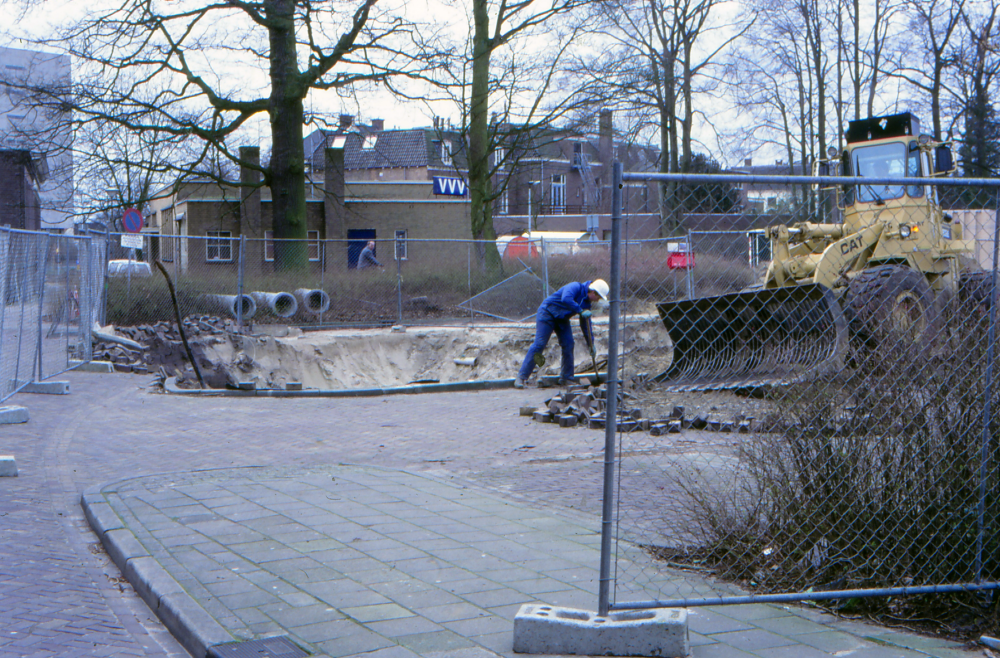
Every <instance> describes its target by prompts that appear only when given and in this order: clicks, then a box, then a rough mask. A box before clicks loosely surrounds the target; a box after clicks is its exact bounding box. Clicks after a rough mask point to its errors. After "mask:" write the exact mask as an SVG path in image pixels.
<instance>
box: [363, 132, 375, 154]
mask: <svg viewBox="0 0 1000 658" xmlns="http://www.w3.org/2000/svg"><path fill="white" fill-rule="evenodd" d="M377 142H378V134H372V135H365V136H364V137H363V138H362V140H361V148H362V149H365V150H367V149H373V148H375V144H376V143H377Z"/></svg>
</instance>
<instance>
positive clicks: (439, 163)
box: [304, 114, 468, 182]
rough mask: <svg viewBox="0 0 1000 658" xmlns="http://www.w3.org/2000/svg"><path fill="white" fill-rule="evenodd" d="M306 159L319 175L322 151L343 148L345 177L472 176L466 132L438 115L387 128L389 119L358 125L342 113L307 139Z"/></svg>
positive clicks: (411, 178)
mask: <svg viewBox="0 0 1000 658" xmlns="http://www.w3.org/2000/svg"><path fill="white" fill-rule="evenodd" d="M304 146H305V153H306V164H307V167H308V168H309V171H310V172H312V174H313V175H314V176H316V175H318V174H319V173H320V172H322V171H323V170H324V169H325V159H324V156H323V151H324V149H326V148H331V147H333V148H343V149H344V180H346V181H383V182H385V181H429V180H433V178H434V177H435V176H461V177H463V178H468V165H467V162H466V152H465V143H464V141H463V140H462V136H461V133H459V132H458V131H455V130H452V129H450V128H447V127H446V126H445V124H444V120H442V119H435V120H434V126H433V127H431V128H405V129H398V130H384V121H383V120H382V119H375V120H373V121H372V122H371V124H370V125H361V124H355V123H354V118H353V117H352V116H350V115H346V114H345V115H341V117H340V126H339V127H338V129H337V130H316V131H314V132H312V133H310V134H309V135H308V136H306V138H305V144H304Z"/></svg>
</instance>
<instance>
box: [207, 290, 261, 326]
mask: <svg viewBox="0 0 1000 658" xmlns="http://www.w3.org/2000/svg"><path fill="white" fill-rule="evenodd" d="M239 299H240V302H239V303H237V295H205V301H207V302H208V303H210V304H211V305H212V306H214V307H215V308H218V309H221V310H223V311H225V312H226V313H229V314H230V315H232V316H233V317H234V318H235V317H238V316H239V312H240V306H241V305H242V307H243V320H244V321H246V320H249V319H250V318H252V317H253V316H254V314H255V313H256V312H257V302H255V301H254V299H253V297H251V296H250V295H240V296H239Z"/></svg>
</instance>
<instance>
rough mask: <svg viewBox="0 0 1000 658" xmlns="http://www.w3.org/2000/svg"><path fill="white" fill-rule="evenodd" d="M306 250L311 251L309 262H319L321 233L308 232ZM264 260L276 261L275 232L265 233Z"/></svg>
mask: <svg viewBox="0 0 1000 658" xmlns="http://www.w3.org/2000/svg"><path fill="white" fill-rule="evenodd" d="M306 240H307V242H306V248H307V249H308V250H309V260H310V261H313V262H316V261H318V260H319V231H306ZM264 260H266V261H268V262H270V261H273V260H274V231H264Z"/></svg>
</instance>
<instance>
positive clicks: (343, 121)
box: [339, 114, 354, 132]
mask: <svg viewBox="0 0 1000 658" xmlns="http://www.w3.org/2000/svg"><path fill="white" fill-rule="evenodd" d="M353 123H354V117H353V116H351V115H350V114H341V115H340V128H339V130H340V131H341V132H343V131H345V130H347V129H348V128H350V127H351V124H353Z"/></svg>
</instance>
